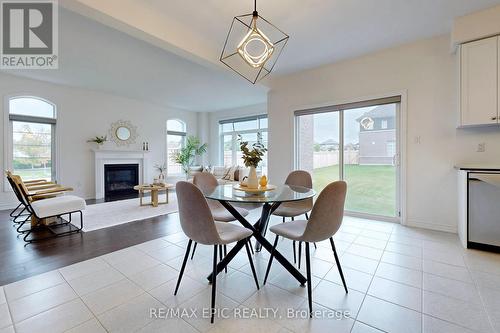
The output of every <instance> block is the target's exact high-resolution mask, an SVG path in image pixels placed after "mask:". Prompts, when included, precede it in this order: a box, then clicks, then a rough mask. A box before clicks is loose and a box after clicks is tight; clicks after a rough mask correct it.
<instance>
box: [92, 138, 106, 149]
mask: <svg viewBox="0 0 500 333" xmlns="http://www.w3.org/2000/svg"><path fill="white" fill-rule="evenodd" d="M106 141H108V137H107V136H106V135H103V136H95V137H93V138H92V139H89V140H87V142H91V143H95V144H96V147H97V149H99V148H101V146H102V145H103V144H104V142H106Z"/></svg>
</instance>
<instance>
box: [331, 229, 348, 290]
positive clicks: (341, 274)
mask: <svg viewBox="0 0 500 333" xmlns="http://www.w3.org/2000/svg"><path fill="white" fill-rule="evenodd" d="M330 244H331V245H332V250H333V256H334V257H335V262H336V263H337V268H338V269H339V273H340V278H341V279H342V283H343V284H344V289H345V293H346V294H347V293H349V291H348V290H347V284H346V283H345V279H344V273H343V272H342V267H340V260H339V256H338V255H337V249H336V248H335V244H334V243H333V238H332V237H330Z"/></svg>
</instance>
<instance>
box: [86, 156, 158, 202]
mask: <svg viewBox="0 0 500 333" xmlns="http://www.w3.org/2000/svg"><path fill="white" fill-rule="evenodd" d="M92 151H93V152H94V159H95V198H96V199H102V198H104V165H106V164H138V165H139V184H142V183H144V180H145V179H149V176H148V170H149V163H148V153H149V152H148V151H143V150H118V149H116V150H110V149H92Z"/></svg>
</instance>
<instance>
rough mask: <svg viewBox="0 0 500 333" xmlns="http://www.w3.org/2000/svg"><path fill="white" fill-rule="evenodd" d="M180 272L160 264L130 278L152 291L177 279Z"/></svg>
mask: <svg viewBox="0 0 500 333" xmlns="http://www.w3.org/2000/svg"><path fill="white" fill-rule="evenodd" d="M178 274H179V272H178V271H176V270H175V269H173V268H172V267H170V266H167V265H165V264H160V265H157V266H154V267H151V268H148V269H146V270H145V271H142V272H139V273H137V274H134V275H131V276H130V277H129V278H130V280H132V281H133V282H134V283H135V284H137V285H138V286H139V287H141V288H142V289H144V290H146V291H147V290H151V289H153V288H155V287H158V286H160V285H162V284H164V283H165V282H168V281H170V280H173V279H176V278H177V275H178Z"/></svg>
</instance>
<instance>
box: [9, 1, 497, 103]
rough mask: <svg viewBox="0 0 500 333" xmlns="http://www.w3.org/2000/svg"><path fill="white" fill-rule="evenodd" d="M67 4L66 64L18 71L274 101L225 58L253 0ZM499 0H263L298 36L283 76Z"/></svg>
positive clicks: (429, 30) (146, 96)
mask: <svg viewBox="0 0 500 333" xmlns="http://www.w3.org/2000/svg"><path fill="white" fill-rule="evenodd" d="M60 4H62V5H63V6H64V7H65V8H69V9H70V10H72V11H68V10H66V9H62V8H61V9H60V43H59V45H60V69H59V70H57V71H40V70H38V71H36V70H34V71H18V72H15V73H14V74H16V75H22V76H27V77H31V78H35V79H40V80H45V81H50V82H54V83H59V84H66V85H71V86H78V87H85V88H90V89H95V90H100V91H105V92H111V93H116V94H119V95H125V96H129V97H133V98H138V99H143V100H147V101H150V102H153V103H157V104H160V105H166V106H172V107H177V108H182V109H187V110H193V111H214V110H220V109H227V108H235V107H241V106H246V105H252V104H259V103H264V102H265V101H266V99H267V88H266V87H264V86H263V85H255V86H253V85H251V84H249V83H248V82H246V81H245V80H243V79H242V78H240V77H238V76H237V75H236V74H234V73H233V72H231V71H230V70H228V69H227V68H225V67H224V66H222V65H221V64H220V62H219V61H218V59H219V56H220V51H221V49H222V46H223V43H224V40H225V37H226V34H227V30H228V29H229V26H230V24H231V21H232V18H233V16H235V15H240V14H245V13H249V12H251V11H252V6H253V1H252V0H203V1H200V0H182V1H179V0H176V1H174V0H105V1H103V0H60ZM498 4H500V0H272V1H271V0H268V1H265V0H260V1H258V10H259V13H260V14H261V15H262V16H263V17H265V18H266V19H268V20H269V21H271V22H272V23H274V24H275V25H277V26H278V27H279V28H281V29H282V30H283V31H285V32H286V33H288V34H289V35H290V36H291V37H290V40H289V42H288V45H287V47H286V48H285V50H284V52H283V55H282V57H281V58H280V59H279V61H278V63H277V65H276V67H275V73H274V76H277V75H285V74H288V73H292V72H297V71H300V70H304V69H307V68H312V67H316V66H320V65H323V64H327V63H333V62H338V61H341V60H344V59H347V58H352V57H356V56H360V55H363V54H367V53H371V52H374V51H377V50H380V49H384V48H388V47H392V46H396V45H399V44H403V43H406V42H411V41H414V40H418V39H423V38H428V37H432V36H437V35H441V34H445V33H449V32H450V31H451V26H452V23H453V19H454V18H455V17H458V16H461V15H465V14H468V13H472V12H475V11H478V10H481V9H485V8H488V7H492V6H494V5H498ZM73 11H74V12H77V13H79V14H81V15H83V16H86V17H83V16H81V15H79V14H75V13H74V12H73ZM111 27H112V28H111ZM272 77H273V75H272V76H271V77H270V79H271V80H272ZM264 84H265V82H264Z"/></svg>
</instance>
